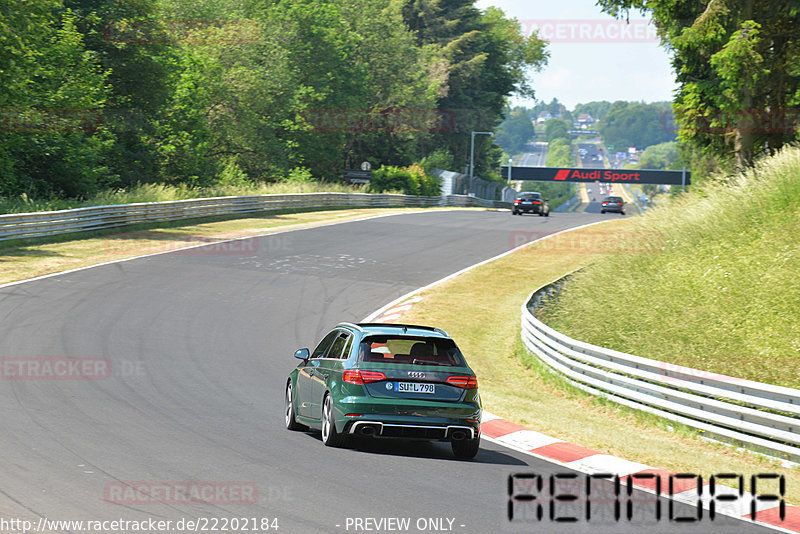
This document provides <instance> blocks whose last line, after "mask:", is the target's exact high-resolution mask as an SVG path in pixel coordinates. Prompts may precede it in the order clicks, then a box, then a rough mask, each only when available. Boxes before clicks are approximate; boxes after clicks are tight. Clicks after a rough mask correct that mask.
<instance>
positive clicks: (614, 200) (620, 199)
mask: <svg viewBox="0 0 800 534" xmlns="http://www.w3.org/2000/svg"><path fill="white" fill-rule="evenodd" d="M606 200H608V201H609V202H622V198H620V197H608V198H607V199H606Z"/></svg>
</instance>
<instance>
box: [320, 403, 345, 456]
mask: <svg viewBox="0 0 800 534" xmlns="http://www.w3.org/2000/svg"><path fill="white" fill-rule="evenodd" d="M346 441H347V436H345V435H343V434H339V433H338V432H337V431H336V421H335V420H334V417H333V401H332V400H331V396H330V394H326V395H325V400H323V401H322V443H324V444H325V446H326V447H342V446H343V445H344V444H345V442H346Z"/></svg>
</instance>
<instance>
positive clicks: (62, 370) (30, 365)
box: [0, 357, 111, 380]
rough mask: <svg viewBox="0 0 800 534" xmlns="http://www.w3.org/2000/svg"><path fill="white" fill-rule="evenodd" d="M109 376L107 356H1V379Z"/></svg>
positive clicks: (109, 361)
mask: <svg viewBox="0 0 800 534" xmlns="http://www.w3.org/2000/svg"><path fill="white" fill-rule="evenodd" d="M110 376H111V360H109V359H108V358H67V357H51V358H3V359H2V360H0V379H2V380H105V379H107V378H109V377H110Z"/></svg>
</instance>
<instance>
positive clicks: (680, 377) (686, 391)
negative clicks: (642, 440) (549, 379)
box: [521, 275, 800, 462]
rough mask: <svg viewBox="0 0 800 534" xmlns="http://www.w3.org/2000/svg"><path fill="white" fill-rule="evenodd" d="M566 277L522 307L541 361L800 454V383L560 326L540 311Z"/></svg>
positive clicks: (732, 436)
mask: <svg viewBox="0 0 800 534" xmlns="http://www.w3.org/2000/svg"><path fill="white" fill-rule="evenodd" d="M568 276H569V275H567V277H568ZM567 277H562V278H560V279H559V280H556V281H555V282H552V283H550V284H547V285H545V286H543V287H541V288H539V289H537V290H536V291H534V292H533V293H531V294H530V296H529V297H528V299H527V300H526V301H525V303H524V304H523V305H522V308H521V311H522V339H523V341H524V343H525V346H526V347H527V349H528V350H529V351H530V352H532V353H533V354H535V355H536V356H538V357H539V359H540V360H541V361H542V362H544V363H545V364H546V365H548V366H549V367H550V368H551V369H553V370H554V371H556V372H558V373H559V374H561V375H562V376H564V377H565V378H566V379H567V380H568V381H569V382H571V383H572V384H573V385H575V386H577V387H578V388H580V389H582V390H584V391H587V392H589V393H591V394H594V395H601V396H603V397H606V398H609V399H611V400H613V401H615V402H617V403H619V404H622V405H625V406H628V407H631V408H636V409H639V410H643V411H646V412H649V413H653V414H656V415H659V416H661V417H664V418H666V419H669V420H672V421H675V422H679V423H682V424H685V425H687V426H690V427H693V428H696V429H698V430H701V431H703V432H705V433H706V435H709V436H713V437H715V438H718V439H722V440H723V441H727V442H733V443H736V444H741V445H743V446H745V447H747V448H749V449H752V450H756V451H758V452H766V453H768V454H771V455H773V456H778V457H780V458H782V459H788V460H790V461H793V462H798V461H800V390H797V389H792V388H787V387H781V386H775V385H771V384H762V383H759V382H753V381H750V380H744V379H741V378H734V377H730V376H725V375H720V374H716V373H710V372H707V371H701V370H698V369H691V368H688V367H683V366H679V365H674V364H669V363H665V362H660V361H657V360H652V359H649V358H642V357H639V356H633V355H631V354H626V353H624V352H619V351H615V350H610V349H606V348H603V347H598V346H596V345H591V344H589V343H584V342H582V341H577V340H575V339H572V338H570V337H568V336H566V335H564V334H562V333H560V332H557V331H556V330H553V329H552V328H550V327H549V326H547V325H546V324H544V323H543V322H541V321H540V320H539V319H537V318H536V317H535V316H534V313H535V311H536V309H537V308H539V307H541V305H542V301H543V300H545V299H547V298H548V297H552V296H553V295H554V294H556V293H557V292H558V290H559V289H560V287H561V285H562V284H563V283H564V281H565V279H566V278H567ZM532 310H533V311H532Z"/></svg>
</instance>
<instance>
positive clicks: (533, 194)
mask: <svg viewBox="0 0 800 534" xmlns="http://www.w3.org/2000/svg"><path fill="white" fill-rule="evenodd" d="M541 196H542V194H541V193H522V194H521V195H517V198H540V197H541Z"/></svg>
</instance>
